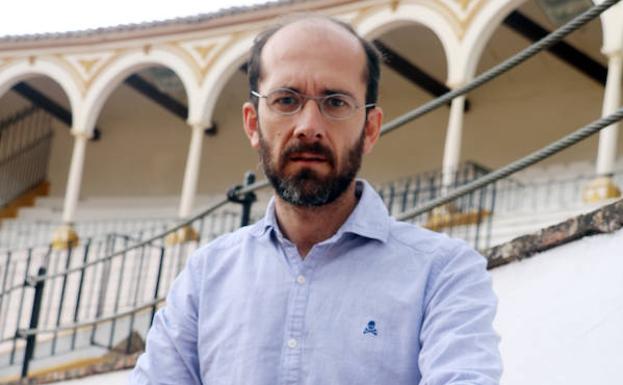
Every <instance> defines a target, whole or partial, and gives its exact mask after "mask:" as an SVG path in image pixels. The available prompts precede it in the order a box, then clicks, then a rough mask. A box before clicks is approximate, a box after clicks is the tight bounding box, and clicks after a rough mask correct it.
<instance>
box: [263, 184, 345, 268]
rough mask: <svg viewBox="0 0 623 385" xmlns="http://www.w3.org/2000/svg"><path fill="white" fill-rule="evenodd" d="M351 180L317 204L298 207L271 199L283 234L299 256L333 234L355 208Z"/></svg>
mask: <svg viewBox="0 0 623 385" xmlns="http://www.w3.org/2000/svg"><path fill="white" fill-rule="evenodd" d="M356 204H357V198H356V197H355V181H353V182H352V183H351V184H350V186H349V187H348V189H347V190H346V191H344V193H343V194H342V195H340V196H339V197H338V198H337V199H336V200H335V201H333V202H331V203H328V204H326V205H323V206H318V207H301V206H294V205H292V204H290V203H287V202H286V201H284V200H283V199H281V198H280V197H279V196H277V197H276V199H275V214H276V216H277V222H278V223H279V228H280V229H281V232H282V233H283V235H284V236H285V237H286V238H288V239H289V240H290V241H291V242H292V243H294V244H295V245H296V248H297V249H298V252H299V254H300V255H301V257H302V258H305V256H306V255H307V254H308V253H309V251H310V250H311V248H312V247H313V246H314V245H315V244H316V243H319V242H322V241H324V240H325V239H329V238H331V236H332V235H333V234H335V233H336V232H337V230H338V229H339V228H340V227H341V226H342V225H343V224H344V222H346V219H348V216H349V215H350V213H352V212H353V210H354V209H355V205H356Z"/></svg>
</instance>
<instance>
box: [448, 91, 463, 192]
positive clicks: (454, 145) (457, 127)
mask: <svg viewBox="0 0 623 385" xmlns="http://www.w3.org/2000/svg"><path fill="white" fill-rule="evenodd" d="M464 110H465V96H464V95H463V96H459V97H456V98H454V99H452V106H451V107H450V119H449V121H448V130H447V132H446V144H445V148H444V153H443V188H444V190H445V189H447V188H448V187H449V186H451V185H452V183H453V179H454V174H455V172H456V171H457V170H458V168H459V162H460V159H461V138H462V134H463V114H464ZM444 192H445V191H444Z"/></svg>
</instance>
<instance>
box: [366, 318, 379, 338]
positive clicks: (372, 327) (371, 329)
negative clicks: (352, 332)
mask: <svg viewBox="0 0 623 385" xmlns="http://www.w3.org/2000/svg"><path fill="white" fill-rule="evenodd" d="M363 334H373V335H375V336H376V335H378V332H377V330H376V322H374V321H370V322H368V326H366V328H365V329H363Z"/></svg>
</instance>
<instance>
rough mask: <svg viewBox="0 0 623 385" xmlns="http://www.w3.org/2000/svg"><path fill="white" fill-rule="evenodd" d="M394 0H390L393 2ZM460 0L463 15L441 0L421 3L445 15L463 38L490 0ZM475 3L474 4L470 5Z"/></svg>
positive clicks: (429, 0)
mask: <svg viewBox="0 0 623 385" xmlns="http://www.w3.org/2000/svg"><path fill="white" fill-rule="evenodd" d="M391 1H392V0H390V2H391ZM457 1H459V7H460V8H461V9H462V10H463V11H464V12H463V14H462V15H459V14H457V12H456V11H455V10H454V9H453V8H452V7H451V6H449V5H448V4H446V3H445V2H443V1H439V0H428V1H422V2H421V3H422V4H423V5H425V6H427V7H430V8H432V9H435V10H436V11H437V12H438V13H439V14H440V15H442V16H445V17H446V18H447V19H448V21H449V22H450V24H451V25H452V26H453V27H454V29H455V31H456V34H457V36H458V38H459V39H463V36H465V32H466V31H467V30H468V29H469V26H470V25H471V23H472V22H473V21H474V18H475V17H476V16H477V15H478V13H479V12H480V10H481V9H482V8H483V7H484V5H485V4H487V3H488V2H489V0H457ZM472 3H474V5H473V6H471V8H470V5H471V4H472Z"/></svg>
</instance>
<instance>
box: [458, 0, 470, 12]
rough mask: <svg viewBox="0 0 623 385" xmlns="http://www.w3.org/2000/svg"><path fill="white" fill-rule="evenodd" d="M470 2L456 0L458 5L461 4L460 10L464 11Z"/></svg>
mask: <svg viewBox="0 0 623 385" xmlns="http://www.w3.org/2000/svg"><path fill="white" fill-rule="evenodd" d="M470 1H471V0H458V2H459V4H461V8H462V9H463V10H466V9H467V6H468V5H469V2H470Z"/></svg>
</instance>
